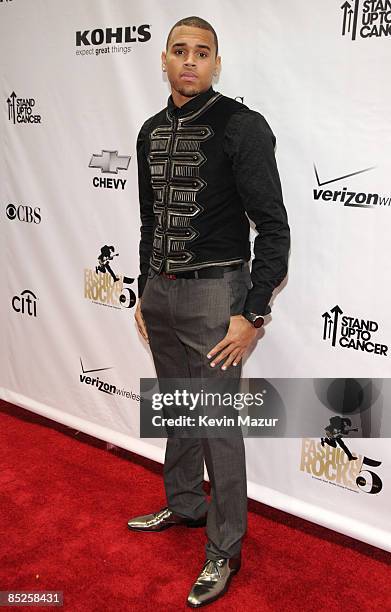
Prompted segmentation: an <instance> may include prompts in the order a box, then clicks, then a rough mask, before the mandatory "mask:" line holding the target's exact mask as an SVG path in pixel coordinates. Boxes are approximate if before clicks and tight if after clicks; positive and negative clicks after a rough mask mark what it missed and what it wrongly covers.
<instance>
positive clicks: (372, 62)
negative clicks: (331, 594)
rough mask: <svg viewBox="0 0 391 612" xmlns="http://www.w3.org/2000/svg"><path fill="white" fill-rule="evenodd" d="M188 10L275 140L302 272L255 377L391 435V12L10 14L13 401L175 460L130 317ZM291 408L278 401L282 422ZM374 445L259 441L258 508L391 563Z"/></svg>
mask: <svg viewBox="0 0 391 612" xmlns="http://www.w3.org/2000/svg"><path fill="white" fill-rule="evenodd" d="M190 14H196V15H198V16H200V17H203V18H204V19H207V20H208V21H210V22H211V23H212V25H213V26H214V27H215V29H216V31H217V34H218V36H219V46H220V53H221V56H222V71H221V74H220V77H219V79H218V81H216V82H214V84H213V86H214V89H215V90H216V91H220V92H222V93H224V94H226V95H228V96H230V97H233V98H236V99H237V100H240V101H242V102H243V103H244V104H246V105H247V106H249V107H250V108H253V109H256V110H258V111H259V112H261V113H262V114H263V115H264V116H265V117H266V119H267V120H268V122H269V123H270V125H271V127H272V129H273V131H274V133H275V135H276V138H277V147H276V156H277V163H278V167H279V170H280V175H281V181H282V186H283V192H284V199H285V204H286V208H287V211H288V216H289V222H290V226H291V231H292V248H291V256H290V267H289V275H288V277H287V279H286V280H285V281H284V282H283V283H282V286H280V287H279V288H278V289H277V290H276V291H275V294H274V296H273V300H272V315H271V317H269V320H268V322H267V325H266V326H265V328H264V330H263V331H262V334H261V336H260V339H259V341H258V343H257V345H256V347H255V348H254V350H253V351H252V353H251V354H250V355H249V356H248V358H247V359H246V361H245V363H244V368H243V376H246V377H249V378H259V377H262V378H266V379H268V380H270V382H271V383H273V379H274V378H276V379H277V378H278V379H289V378H290V379H300V378H302V379H306V381H307V383H308V381H310V383H308V384H306V386H305V392H303V402H306V404H305V405H308V411H309V413H310V412H311V409H312V406H317V405H318V404H319V403H322V404H323V405H327V406H328V407H329V408H330V407H331V408H332V409H334V410H335V413H336V415H338V414H340V415H341V413H343V414H345V416H346V414H347V412H348V410H345V409H344V407H345V408H346V405H345V404H346V398H347V396H348V398H349V402H350V404H349V405H351V403H352V402H353V404H354V405H355V407H356V408H357V407H358V406H360V405H361V404H362V405H364V404H365V405H366V406H368V405H369V406H372V405H373V406H376V407H377V410H376V419H377V423H376V424H375V427H374V426H373V424H372V429H371V431H372V435H378V436H380V435H381V433H382V431H381V418H380V421H379V414H380V415H381V414H383V415H387V414H388V412H389V410H390V406H389V404H390V401H391V389H390V385H389V381H388V377H389V376H390V374H391V368H390V364H391V361H390V355H391V348H390V345H391V317H390V301H391V290H390V288H389V279H390V278H391V247H390V240H389V236H390V230H391V189H390V176H391V156H390V150H391V124H390V112H389V100H390V95H391V82H390V80H389V78H388V72H389V66H390V60H391V53H390V47H391V44H390V38H391V2H390V1H389V0H365V1H363V0H350V1H346V2H342V0H339V1H338V0H328V1H327V2H324V1H323V0H311V2H310V1H309V0H293V1H291V2H286V1H285V0H262V2H258V1H256V0H247V2H246V3H245V5H243V4H241V3H238V2H236V1H233V0H215V2H210V1H209V0H208V1H207V0H199V1H198V2H197V3H190V4H187V5H186V13H184V9H183V3H181V2H179V1H178V0H173V1H172V2H169V3H167V2H165V3H163V2H159V1H157V0H143V2H136V1H129V0H81V1H80V0H68V2H66V3H63V2H60V1H59V0H50V1H49V0H35V1H34V0H8V1H6V0H2V1H1V2H0V45H1V55H0V78H1V109H2V110H1V113H0V135H1V143H2V146H1V147H0V177H1V180H0V199H1V209H2V212H1V215H0V224H1V243H0V256H1V261H2V278H3V281H2V291H1V300H0V324H1V338H2V351H1V356H0V359H1V362H0V364H1V368H0V371H1V374H0V387H1V389H0V394H1V397H2V398H3V399H5V400H7V401H9V402H13V403H15V404H17V405H20V406H23V407H25V408H27V409H29V410H31V411H34V412H37V413H39V414H41V415H44V416H47V417H49V418H52V419H55V420H57V421H59V422H62V423H65V424H67V425H70V426H72V427H75V428H77V429H79V430H81V431H84V432H86V433H89V434H91V435H94V436H96V437H99V438H101V439H103V440H106V441H107V442H108V443H111V444H114V445H118V446H121V447H124V448H127V449H130V450H132V451H135V452H137V453H140V454H142V455H145V456H148V457H150V458H153V459H155V460H157V461H163V457H164V447H165V440H164V439H160V438H159V439H152V438H151V439H145V438H143V439H142V438H140V436H139V407H140V401H139V400H140V397H139V393H140V387H139V385H140V378H143V377H146V378H148V377H154V376H155V370H154V367H153V361H152V358H151V354H150V351H149V347H148V344H147V343H145V342H144V341H143V339H142V337H141V336H140V334H139V332H138V330H137V327H136V324H135V321H134V311H135V303H136V296H137V289H136V287H137V280H136V279H137V275H138V273H139V269H138V245H139V236H140V234H139V227H140V218H139V203H138V189H137V163H136V146H135V145H136V137H137V134H138V131H139V129H140V126H141V125H142V123H143V122H144V121H145V120H146V119H147V118H148V117H150V116H151V115H153V114H154V113H156V112H158V111H159V110H160V109H161V108H163V107H164V106H165V105H166V103H167V98H168V96H169V94H170V90H169V84H168V83H167V81H166V80H165V77H164V76H163V74H162V72H161V61H160V54H161V51H162V50H163V49H164V47H165V42H166V37H167V34H168V31H169V29H170V27H171V26H172V25H173V23H175V22H176V21H177V20H178V19H180V18H182V17H186V16H188V15H190ZM254 236H255V233H254V229H253V228H252V230H251V238H252V239H253V238H254ZM364 377H365V378H364ZM311 379H312V383H311ZM320 379H322V380H323V384H322V385H321V386H320V387H321V390H320V387H319V386H318V385H317V382H316V381H317V380H320ZM326 379H327V380H326ZM341 380H342V382H341ZM285 382H286V381H285ZM303 388H304V387H303ZM280 393H281V395H282V396H283V395H284V389H282V390H280ZM289 401H290V395H289V393H287V392H286V388H285V396H284V405H285V407H286V411H287V413H288V414H289V405H290V404H289ZM295 401H297V398H296V399H295ZM349 402H348V403H349ZM379 406H380V412H379ZM353 420H354V419H353ZM360 432H361V434H362V435H361V436H360V437H355V438H354V439H352V440H350V441H349V448H350V450H351V452H352V453H353V454H354V455H355V456H356V457H357V459H356V460H354V461H349V458H348V456H347V454H346V453H345V452H343V449H342V447H341V446H340V445H339V444H336V446H335V447H333V446H329V445H325V446H322V445H321V442H320V439H317V438H311V437H309V438H308V437H305V438H300V437H296V438H290V439H281V438H278V439H273V438H270V437H269V438H248V439H246V448H247V469H248V480H249V483H248V488H249V495H250V496H251V497H253V498H254V499H257V500H259V501H262V502H265V503H267V504H270V505H272V506H275V507H277V508H281V509H283V510H286V511H288V512H291V513H293V514H296V515H298V516H301V517H303V518H307V519H309V520H312V521H314V522H316V523H319V524H321V525H325V526H327V527H330V528H332V529H335V530H337V531H340V532H342V533H345V534H348V535H351V536H353V537H355V538H358V539H360V540H363V541H366V542H369V543H372V544H375V545H377V546H379V547H381V548H384V549H386V550H390V551H391V528H390V523H389V520H388V515H389V508H390V503H391V492H390V486H391V473H390V467H391V448H390V444H389V439H387V438H384V437H383V438H380V437H378V438H374V437H372V438H369V437H365V436H366V435H368V434H367V433H365V431H364V428H363V427H361V429H360ZM373 432H375V433H373ZM129 494H131V492H129ZM147 510H148V511H149V510H150V509H148V508H146V511H147Z"/></svg>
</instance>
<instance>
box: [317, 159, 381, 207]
mask: <svg viewBox="0 0 391 612" xmlns="http://www.w3.org/2000/svg"><path fill="white" fill-rule="evenodd" d="M374 168H376V166H371V167H370V168H364V169H363V170H357V171H356V172H351V173H350V174H344V175H343V176H338V177H336V178H332V179H329V180H327V181H321V180H320V177H319V172H318V169H317V167H316V166H315V164H314V171H315V177H316V182H317V185H318V188H315V189H314V190H313V194H314V200H316V201H319V200H323V201H324V202H340V203H341V204H343V205H344V206H351V207H353V208H374V207H375V206H390V205H391V197H390V196H388V197H386V196H381V195H380V194H378V193H366V192H363V191H359V192H357V191H350V190H348V188H347V187H342V188H341V189H336V190H332V189H323V187H324V186H325V185H330V184H331V183H336V182H339V181H343V180H345V179H347V178H350V177H352V176H356V175H358V174H363V173H364V172H369V171H370V170H373V169H374Z"/></svg>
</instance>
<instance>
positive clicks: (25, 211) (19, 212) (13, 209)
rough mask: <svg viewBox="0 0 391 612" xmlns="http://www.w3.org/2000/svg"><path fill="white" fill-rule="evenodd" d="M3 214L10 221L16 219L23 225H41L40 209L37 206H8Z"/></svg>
mask: <svg viewBox="0 0 391 612" xmlns="http://www.w3.org/2000/svg"><path fill="white" fill-rule="evenodd" d="M5 213H6V216H7V219H10V221H13V220H14V219H18V221H23V222H25V223H41V214H40V213H41V209H40V208H38V206H36V207H35V208H33V207H32V206H27V205H24V204H19V206H15V204H8V206H7V208H6V210H5Z"/></svg>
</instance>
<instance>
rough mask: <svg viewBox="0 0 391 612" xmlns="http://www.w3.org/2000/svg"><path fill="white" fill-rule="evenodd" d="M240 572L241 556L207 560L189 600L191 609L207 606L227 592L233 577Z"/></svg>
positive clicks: (188, 603)
mask: <svg viewBox="0 0 391 612" xmlns="http://www.w3.org/2000/svg"><path fill="white" fill-rule="evenodd" d="M239 570H240V556H238V557H231V558H230V559H225V558H224V557H221V558H220V559H217V560H214V559H207V560H206V561H205V563H204V565H203V568H202V570H201V573H200V575H199V576H198V578H197V580H196V581H195V583H194V584H193V586H192V589H191V591H190V593H189V596H188V598H187V605H188V606H190V607H191V608H199V607H200V606H205V605H207V604H209V603H212V601H216V599H218V598H219V597H221V596H222V595H224V593H226V592H227V590H228V587H229V583H230V582H231V579H232V576H233V575H234V574H236V573H237V572H238V571H239Z"/></svg>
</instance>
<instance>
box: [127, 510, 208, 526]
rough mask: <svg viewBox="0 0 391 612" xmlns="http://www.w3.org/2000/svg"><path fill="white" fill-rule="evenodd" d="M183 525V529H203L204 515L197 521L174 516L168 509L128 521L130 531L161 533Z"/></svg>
mask: <svg viewBox="0 0 391 612" xmlns="http://www.w3.org/2000/svg"><path fill="white" fill-rule="evenodd" d="M178 525H179V526H180V525H183V526H185V527H205V525H206V513H205V514H204V515H202V516H201V517H200V518H199V519H196V520H195V519H188V518H184V517H183V516H179V515H178V514H174V512H172V511H171V510H169V509H168V508H163V509H162V510H159V511H158V512H154V513H153V514H146V515H145V516H136V517H135V518H132V519H130V520H129V521H128V528H129V529H131V530H132V531H163V530H164V529H168V528H169V527H175V526H178Z"/></svg>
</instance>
